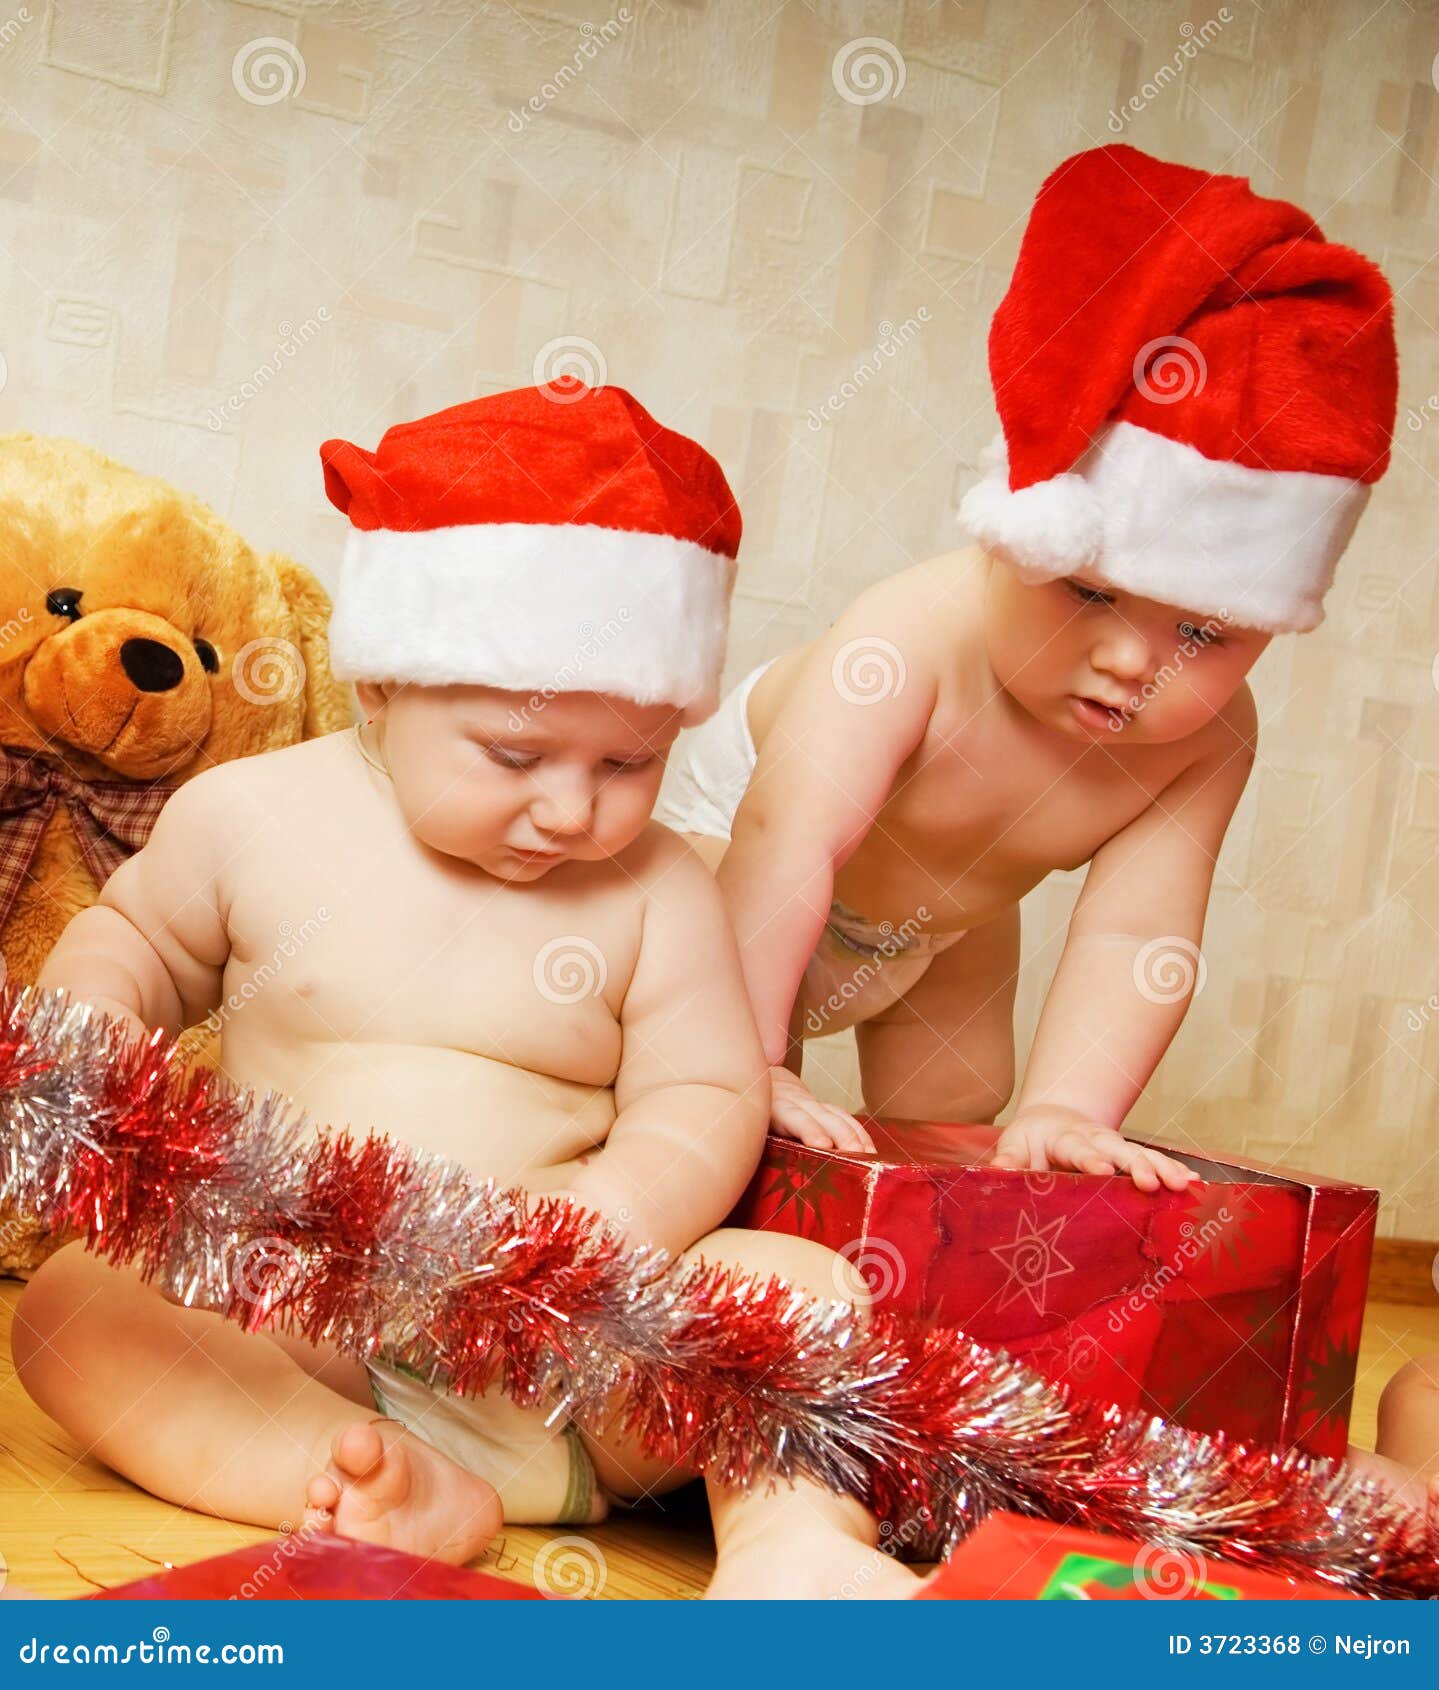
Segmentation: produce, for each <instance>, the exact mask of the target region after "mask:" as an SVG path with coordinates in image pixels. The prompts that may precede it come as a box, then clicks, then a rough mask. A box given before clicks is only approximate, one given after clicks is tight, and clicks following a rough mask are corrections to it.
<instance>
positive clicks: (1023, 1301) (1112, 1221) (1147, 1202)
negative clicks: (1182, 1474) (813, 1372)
mask: <svg viewBox="0 0 1439 1690" xmlns="http://www.w3.org/2000/svg"><path fill="white" fill-rule="evenodd" d="M866 1125H867V1126H868V1127H869V1129H870V1131H871V1133H872V1135H873V1137H874V1139H875V1143H876V1145H877V1146H878V1154H877V1155H874V1156H867V1155H859V1154H856V1153H850V1152H842V1151H823V1150H811V1149H808V1148H807V1147H806V1146H804V1145H801V1144H797V1143H793V1142H791V1141H788V1140H782V1139H776V1138H772V1139H771V1140H770V1141H769V1143H768V1145H767V1147H766V1150H765V1156H764V1161H763V1162H762V1163H761V1166H760V1169H759V1172H758V1173H757V1174H756V1176H755V1178H754V1180H753V1181H752V1182H751V1184H750V1187H749V1189H748V1191H747V1192H746V1193H745V1195H744V1197H743V1198H742V1199H741V1201H740V1204H739V1206H738V1208H737V1209H736V1210H735V1212H734V1214H733V1216H732V1217H731V1221H732V1223H733V1224H735V1225H740V1226H750V1227H759V1228H762V1229H766V1230H769V1231H774V1232H788V1233H794V1234H797V1235H798V1236H800V1237H802V1238H813V1239H816V1240H818V1241H819V1242H820V1243H823V1244H827V1245H829V1246H830V1248H831V1249H834V1250H837V1251H839V1252H840V1253H841V1254H842V1255H844V1256H845V1257H847V1258H848V1259H849V1260H850V1261H851V1262H852V1263H853V1264H854V1266H855V1268H856V1269H858V1271H859V1272H860V1273H861V1274H862V1275H863V1276H864V1278H865V1280H866V1281H867V1282H868V1284H869V1287H870V1290H871V1292H872V1294H873V1296H874V1298H875V1300H876V1301H877V1302H878V1303H879V1305H880V1306H882V1307H884V1308H887V1309H891V1310H894V1311H896V1312H904V1313H908V1314H917V1315H920V1316H921V1317H923V1318H925V1319H927V1320H930V1321H932V1322H934V1323H935V1324H936V1325H945V1326H955V1327H959V1328H961V1329H962V1330H963V1331H964V1332H965V1333H966V1334H967V1335H968V1336H970V1337H972V1338H975V1339H977V1340H978V1341H979V1342H981V1343H985V1344H991V1345H998V1346H1002V1347H1003V1348H1005V1349H1006V1350H1008V1351H1010V1352H1011V1353H1012V1354H1014V1355H1016V1356H1020V1357H1023V1359H1024V1360H1026V1361H1027V1362H1029V1363H1031V1364H1032V1365H1033V1366H1035V1367H1038V1368H1039V1369H1040V1370H1041V1371H1043V1372H1044V1373H1046V1374H1048V1375H1049V1376H1050V1377H1051V1378H1054V1379H1057V1380H1059V1381H1061V1382H1064V1383H1067V1384H1071V1385H1073V1386H1074V1387H1075V1389H1076V1390H1078V1391H1079V1392H1080V1393H1081V1394H1083V1395H1085V1396H1090V1397H1096V1398H1101V1399H1103V1400H1105V1401H1112V1402H1115V1403H1118V1404H1120V1405H1121V1406H1122V1407H1126V1408H1131V1407H1132V1408H1138V1409H1142V1410H1145V1411H1147V1412H1149V1413H1152V1414H1156V1415H1161V1416H1163V1417H1164V1418H1165V1419H1168V1420H1173V1421H1176V1422H1178V1423H1179V1424H1181V1425H1184V1426H1189V1427H1191V1428H1193V1429H1194V1430H1196V1431H1201V1432H1218V1431H1224V1432H1227V1433H1229V1434H1231V1435H1232V1436H1234V1437H1238V1438H1244V1439H1246V1440H1250V1441H1254V1442H1262V1443H1270V1444H1278V1445H1281V1446H1284V1447H1291V1448H1298V1449H1301V1450H1304V1451H1306V1452H1308V1453H1309V1454H1312V1455H1326V1456H1342V1455H1343V1453H1344V1450H1345V1447H1346V1442H1347V1433H1348V1426H1349V1409H1350V1399H1351V1396H1352V1392H1353V1387H1354V1369H1355V1362H1356V1359H1357V1356H1358V1350H1359V1335H1360V1329H1361V1326H1362V1324H1363V1318H1364V1298H1365V1291H1366V1288H1367V1285H1368V1277H1369V1256H1370V1250H1371V1247H1372V1244H1373V1239H1374V1222H1375V1216H1376V1213H1377V1209H1378V1195H1377V1193H1375V1192H1373V1191H1370V1190H1368V1189H1367V1188H1365V1187H1363V1186H1357V1185H1350V1184H1347V1183H1345V1182H1343V1181H1340V1180H1331V1179H1325V1178H1322V1177H1321V1176H1319V1175H1315V1174H1305V1173H1298V1172H1295V1171H1293V1170H1290V1169H1287V1168H1274V1167H1265V1166H1263V1165H1261V1164H1258V1163H1251V1162H1243V1161H1240V1160H1238V1159H1236V1158H1230V1159H1228V1160H1220V1159H1218V1158H1212V1159H1210V1158H1203V1157H1197V1156H1194V1155H1192V1154H1189V1153H1186V1152H1184V1151H1180V1150H1176V1149H1173V1148H1172V1147H1170V1146H1162V1147H1161V1148H1164V1149H1166V1150H1167V1151H1168V1153H1169V1154H1170V1155H1173V1156H1176V1157H1178V1159H1179V1160H1180V1161H1182V1162H1185V1163H1186V1164H1187V1165H1188V1166H1190V1167H1191V1168H1193V1169H1195V1171H1196V1172H1197V1173H1199V1174H1200V1175H1201V1181H1196V1182H1194V1183H1193V1184H1192V1185H1191V1186H1190V1188H1189V1189H1188V1190H1187V1191H1185V1192H1171V1191H1161V1192H1156V1193H1147V1192H1142V1191H1140V1190H1138V1189H1137V1188H1136V1187H1135V1186H1134V1185H1133V1184H1132V1183H1131V1182H1130V1181H1129V1180H1127V1179H1125V1178H1123V1177H1120V1176H1112V1177H1101V1176H1096V1175H1091V1174H1073V1173H1060V1172H1048V1173H1038V1174H1036V1173H1019V1172H1015V1171H1012V1170H1008V1169H1002V1168H994V1167H988V1166H985V1165H984V1164H985V1162H986V1159H987V1158H988V1156H989V1154H990V1151H991V1150H992V1148H993V1145H994V1141H995V1139H996V1138H997V1137H998V1133H999V1129H998V1128H997V1127H993V1126H971V1125H965V1124H955V1123H940V1122H926V1123H915V1122H900V1121H887V1120H884V1119H877V1120H876V1119H870V1118H866Z"/></svg>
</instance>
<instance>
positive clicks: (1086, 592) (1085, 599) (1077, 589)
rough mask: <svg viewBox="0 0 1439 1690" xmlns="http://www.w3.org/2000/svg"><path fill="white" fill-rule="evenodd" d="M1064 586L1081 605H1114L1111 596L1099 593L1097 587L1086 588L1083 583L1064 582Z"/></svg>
mask: <svg viewBox="0 0 1439 1690" xmlns="http://www.w3.org/2000/svg"><path fill="white" fill-rule="evenodd" d="M1064 584H1065V586H1066V587H1068V588H1069V590H1070V591H1071V592H1072V593H1073V594H1074V596H1075V598H1077V599H1078V600H1079V602H1080V603H1081V604H1113V603H1114V598H1113V596H1112V595H1111V594H1109V593H1101V592H1100V590H1099V589H1098V588H1097V587H1086V586H1085V584H1084V583H1083V581H1072V580H1066V581H1065V583H1064Z"/></svg>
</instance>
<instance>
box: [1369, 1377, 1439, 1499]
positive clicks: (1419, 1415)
mask: <svg viewBox="0 0 1439 1690" xmlns="http://www.w3.org/2000/svg"><path fill="white" fill-rule="evenodd" d="M1375 1448H1376V1449H1377V1450H1378V1452H1379V1454H1380V1455H1384V1456H1388V1457H1389V1459H1390V1460H1391V1461H1397V1462H1398V1463H1399V1464H1400V1465H1401V1466H1402V1467H1406V1468H1408V1469H1409V1471H1410V1472H1412V1473H1413V1474H1414V1475H1415V1476H1416V1477H1417V1478H1423V1479H1439V1351H1436V1352H1435V1353H1434V1354H1433V1355H1426V1356H1416V1357H1415V1358H1414V1360H1413V1361H1410V1362H1406V1363H1405V1364H1404V1366H1403V1367H1401V1368H1400V1369H1399V1371H1398V1372H1397V1373H1396V1374H1395V1375H1394V1377H1393V1378H1392V1379H1391V1380H1390V1381H1389V1383H1388V1384H1387V1385H1386V1386H1385V1387H1384V1394H1383V1396H1381V1397H1380V1399H1379V1436H1378V1438H1377V1439H1376V1440H1375Z"/></svg>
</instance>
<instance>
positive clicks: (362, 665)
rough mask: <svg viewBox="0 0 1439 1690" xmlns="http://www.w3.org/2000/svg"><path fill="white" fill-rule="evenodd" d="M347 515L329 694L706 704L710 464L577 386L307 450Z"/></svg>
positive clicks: (719, 477)
mask: <svg viewBox="0 0 1439 1690" xmlns="http://www.w3.org/2000/svg"><path fill="white" fill-rule="evenodd" d="M320 460H321V462H322V464H323V465H324V470H325V491H326V492H327V493H328V494H329V496H330V499H331V501H332V502H333V503H334V504H335V505H337V506H338V507H339V509H340V510H342V511H344V512H345V514H346V515H347V516H348V517H349V519H350V525H351V526H350V532H349V535H348V538H347V540H346V545H345V555H344V559H343V561H342V562H341V565H340V583H339V587H338V590H337V591H336V593H335V595H334V613H333V616H332V618H331V622H330V662H331V667H332V668H333V670H334V672H335V674H336V675H337V676H338V677H339V678H340V679H341V680H351V681H356V680H367V681H414V682H418V683H421V684H423V685H429V686H442V685H446V684H448V683H451V682H473V683H476V684H481V685H487V686H495V687H506V688H509V689H510V690H512V691H516V692H541V691H547V690H548V691H564V692H568V691H585V692H605V693H611V694H614V695H616V696H618V697H621V698H630V699H634V700H635V701H636V702H638V703H641V704H657V703H668V704H675V705H678V706H680V708H681V710H682V712H683V716H682V720H684V721H685V722H696V721H702V720H703V719H704V718H705V717H706V716H708V715H710V714H711V713H712V712H713V710H714V708H715V706H716V704H717V703H718V702H719V684H720V672H721V669H722V668H723V666H724V655H725V641H726V636H727V634H728V630H729V603H730V594H731V591H732V589H733V586H734V576H735V555H736V553H737V552H738V550H739V540H740V514H739V507H738V506H737V505H736V503H735V499H734V495H733V493H731V491H730V489H729V484H728V483H727V482H726V480H725V477H724V472H723V471H722V470H721V469H720V466H719V465H718V464H717V463H716V462H715V460H714V459H713V458H712V457H711V456H710V454H709V453H708V452H706V451H705V450H704V448H703V447H702V446H699V445H697V444H696V443H695V442H694V441H693V440H689V439H686V438H685V436H684V435H682V434H676V433H674V432H673V431H672V430H670V429H667V428H663V427H661V425H660V424H659V423H657V422H656V421H655V420H654V418H653V417H652V416H650V414H649V413H648V412H647V411H646V410H645V409H644V407H643V406H642V405H640V404H639V403H638V401H637V400H635V399H634V398H632V397H631V396H630V394H628V393H626V392H625V391H624V389H623V388H618V387H596V388H588V387H586V386H585V385H584V384H583V383H582V382H579V381H578V380H576V378H574V377H573V376H566V377H561V378H560V379H559V380H558V381H555V382H551V383H549V384H548V385H547V386H545V387H527V388H519V389H516V390H515V391H513V392H509V393H496V394H492V395H489V396H487V397H485V398H481V399H472V400H469V401H468V402H467V403H465V404H463V405H455V406H453V407H451V408H450V409H449V410H446V411H440V412H437V413H436V414H435V415H434V416H430V417H422V418H420V419H419V420H418V421H417V422H409V423H400V424H398V425H396V426H395V427H394V428H391V429H388V430H387V431H386V432H385V435H384V437H383V439H382V440H381V441H380V444H379V445H378V446H377V447H376V449H375V450H374V451H373V452H367V451H366V450H365V449H364V448H363V447H361V446H353V445H351V444H350V442H349V441H347V440H327V441H326V442H325V444H324V445H323V446H322V447H321V448H320Z"/></svg>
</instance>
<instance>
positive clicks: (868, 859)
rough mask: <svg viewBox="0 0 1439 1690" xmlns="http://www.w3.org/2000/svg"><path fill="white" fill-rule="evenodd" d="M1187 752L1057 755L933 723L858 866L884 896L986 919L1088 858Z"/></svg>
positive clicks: (1018, 740)
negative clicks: (1035, 887) (1051, 876)
mask: <svg viewBox="0 0 1439 1690" xmlns="http://www.w3.org/2000/svg"><path fill="white" fill-rule="evenodd" d="M1189 755H1190V753H1188V752H1186V751H1183V750H1180V749H1177V748H1173V747H1155V748H1147V749H1146V751H1145V753H1144V754H1143V755H1140V756H1137V757H1136V756H1133V755H1122V754H1120V753H1119V752H1118V751H1117V750H1115V751H1113V752H1111V751H1109V750H1108V748H1105V749H1103V750H1099V751H1091V752H1089V753H1087V754H1086V755H1084V756H1077V755H1076V754H1075V753H1074V752H1073V751H1072V750H1070V749H1069V748H1067V747H1064V746H1061V747H1059V752H1058V754H1055V753H1054V752H1053V751H1051V750H1049V749H1048V748H1047V747H1045V746H1044V745H1043V744H1040V745H1038V746H1036V744H1035V743H1034V742H1033V741H1032V740H1030V739H1028V738H1026V737H1025V736H1023V735H1013V734H1008V733H1006V732H1004V731H1002V730H1001V729H995V728H992V727H987V726H986V727H983V728H981V729H979V730H978V731H975V730H974V728H973V724H971V723H966V722H965V721H963V720H962V719H961V720H956V721H955V722H953V723H950V724H945V723H943V722H936V723H935V724H933V725H932V727H931V731H930V733H929V734H928V735H927V736H926V740H925V742H924V744H923V745H921V747H920V748H919V749H918V751H917V752H916V753H915V755H914V756H913V757H911V758H910V760H909V762H908V763H906V765H905V766H904V767H903V768H902V769H901V770H900V773H899V776H898V778H897V779H896V781H895V783H894V786H893V788H892V789H891V792H890V795H889V798H888V799H887V801H886V803H885V804H884V806H883V808H882V810H881V811H880V814H879V816H878V817H877V818H876V823H875V826H874V827H873V828H872V829H871V831H870V833H869V835H868V836H867V838H866V840H865V842H864V844H863V845H862V846H861V848H860V850H859V851H858V852H856V854H855V857H854V858H853V859H852V860H851V867H852V869H853V871H854V872H855V878H856V879H860V878H861V877H863V878H864V879H867V880H869V881H870V882H871V883H873V884H874V885H875V887H876V890H877V891H878V890H879V889H880V888H881V887H882V888H883V901H884V902H885V903H886V905H890V904H897V903H901V902H904V901H905V900H906V899H908V902H909V903H913V902H915V901H924V900H928V901H929V903H930V904H931V906H932V907H934V908H935V909H936V911H937V912H938V911H941V910H942V911H945V912H947V913H948V914H949V915H950V916H952V917H953V918H955V919H958V918H959V917H960V916H963V917H964V918H965V919H967V920H970V921H978V920H983V919H987V917H988V916H989V915H991V914H993V913H996V912H997V910H998V909H999V908H1000V907H1002V906H1003V905H1005V904H1007V903H1009V902H1012V901H1014V900H1015V899H1017V898H1019V897H1022V896H1023V895H1024V893H1025V892H1027V891H1028V890H1029V889H1030V888H1031V887H1033V886H1035V885H1037V884H1038V882H1039V881H1041V880H1042V879H1043V878H1044V877H1045V876H1046V875H1048V874H1050V873H1052V872H1053V871H1055V870H1056V869H1072V868H1078V867H1079V866H1081V865H1082V864H1084V863H1086V862H1088V861H1089V859H1090V858H1091V857H1092V856H1093V855H1094V853H1095V852H1096V851H1097V850H1098V849H1099V847H1100V846H1101V845H1103V844H1104V842H1105V841H1106V840H1107V839H1109V838H1110V837H1111V836H1112V835H1114V834H1115V833H1117V832H1119V831H1120V829H1122V828H1123V827H1125V826H1127V825H1128V824H1129V823H1130V822H1132V821H1133V820H1135V819H1136V818H1137V817H1138V816H1140V815H1142V814H1143V813H1144V811H1145V810H1147V809H1148V808H1149V807H1150V806H1151V805H1152V804H1153V802H1154V799H1155V797H1156V796H1157V795H1158V794H1159V793H1160V792H1161V791H1162V790H1163V789H1164V787H1165V786H1167V785H1168V784H1169V782H1170V781H1171V780H1173V779H1174V778H1175V776H1176V775H1177V774H1178V773H1179V772H1180V771H1181V770H1182V769H1183V767H1184V766H1185V763H1186V761H1187V759H1188V756H1189ZM885 865H888V867H887V868H886V866H885ZM901 880H902V881H903V882H904V885H903V888H901V886H900V884H899V882H900V881H901ZM911 882H912V883H913V884H912V885H911V884H910V883H911ZM906 907H908V906H907V905H906ZM886 913H887V912H886Z"/></svg>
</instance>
